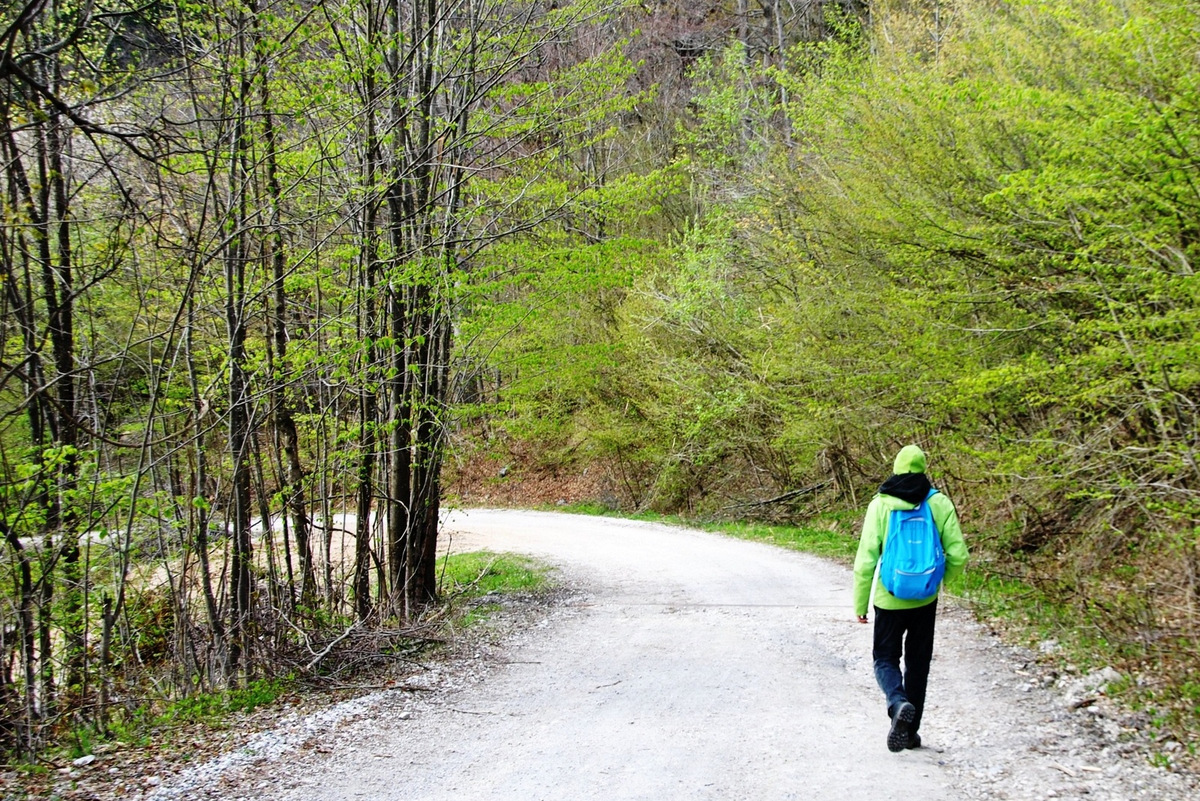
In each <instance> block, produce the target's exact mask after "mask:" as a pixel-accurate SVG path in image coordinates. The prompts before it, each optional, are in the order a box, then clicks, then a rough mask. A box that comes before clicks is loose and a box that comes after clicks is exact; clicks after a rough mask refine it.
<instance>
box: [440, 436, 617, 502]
mask: <svg viewBox="0 0 1200 801" xmlns="http://www.w3.org/2000/svg"><path fill="white" fill-rule="evenodd" d="M444 481H445V483H444V493H445V499H446V500H445V505H446V506H450V507H454V506H463V507H471V506H474V507H505V508H523V509H529V508H538V507H548V506H568V505H571V504H577V503H600V504H603V505H605V506H609V507H611V508H614V509H619V508H621V506H622V503H621V499H620V498H619V492H618V490H617V488H616V482H615V481H614V480H613V477H612V476H611V474H610V472H609V471H608V470H607V469H606V468H605V467H604V466H603V465H596V464H592V465H577V464H546V463H543V462H542V461H540V460H539V458H538V454H536V453H533V452H532V451H531V450H530V448H529V446H527V445H514V446H512V447H507V448H502V449H497V448H493V449H490V450H482V449H472V448H470V446H466V447H462V448H460V449H459V452H458V453H457V454H456V455H455V457H454V459H453V460H452V462H451V464H450V465H448V467H447V470H446V473H445V476H444Z"/></svg>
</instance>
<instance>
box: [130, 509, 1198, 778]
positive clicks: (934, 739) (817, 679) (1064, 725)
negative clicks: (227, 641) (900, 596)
mask: <svg viewBox="0 0 1200 801" xmlns="http://www.w3.org/2000/svg"><path fill="white" fill-rule="evenodd" d="M443 539H444V540H446V539H448V540H449V541H450V543H451V545H452V547H453V548H454V550H458V551H464V550H475V549H479V548H489V549H492V550H499V551H514V552H520V553H526V554H530V555H533V556H536V557H539V558H541V559H544V560H546V561H548V562H550V563H552V564H554V565H556V566H558V567H559V569H560V580H561V581H563V582H564V583H566V584H568V585H569V586H572V587H574V588H576V589H577V591H578V592H577V595H576V596H575V597H576V599H577V600H576V601H574V602H571V603H568V604H566V605H563V606H561V607H559V608H556V609H555V610H553V611H552V612H551V613H550V614H549V615H548V616H547V617H546V618H545V619H543V620H541V621H540V622H539V623H538V624H537V625H535V626H533V627H531V628H528V629H525V630H523V631H521V632H520V633H519V634H517V635H515V636H512V637H510V638H508V640H507V641H505V642H504V643H502V644H501V645H500V646H499V647H485V646H481V649H480V652H479V653H478V654H477V655H476V659H475V660H473V662H474V664H467V665H465V666H464V665H458V666H457V667H453V666H451V667H447V668H446V669H442V670H436V671H433V672H431V673H426V674H423V675H422V676H421V677H420V680H421V681H423V682H424V683H425V686H427V687H429V688H431V689H432V690H433V691H432V692H423V693H411V692H395V691H387V692H380V693H375V694H373V695H370V696H367V697H365V698H360V699H356V700H354V701H350V702H347V703H345V704H340V705H338V706H335V707H331V708H330V709H327V710H325V711H323V712H321V713H318V714H317V715H310V716H308V717H306V718H297V719H294V720H292V721H289V722H285V726H283V727H281V728H280V729H279V730H277V731H275V732H270V733H267V734H264V735H260V736H259V737H257V738H256V739H255V740H254V741H253V742H251V744H250V745H249V746H248V747H246V748H244V749H241V750H240V751H238V752H235V753H233V754H229V755H226V756H225V757H223V758H222V759H220V760H216V761H214V762H211V763H208V764H206V765H201V766H198V767H197V768H193V769H191V770H190V771H188V772H186V773H184V774H182V775H180V776H178V777H175V778H174V779H172V780H170V781H169V782H167V783H164V784H162V785H161V786H156V787H152V788H147V790H146V793H145V796H144V797H146V798H156V799H157V798H182V797H187V798H223V799H229V798H255V799H289V800H295V801H299V800H301V799H306V800H307V799H314V800H315V799H322V800H323V799H364V798H366V799H412V800H413V801H416V800H417V799H420V800H422V801H425V800H428V801H434V800H435V799H436V800H441V799H466V800H467V801H470V800H471V799H512V800H513V801H517V799H520V801H533V800H534V799H567V800H573V799H605V800H606V801H621V800H623V799H647V801H649V800H650V799H654V800H655V801H661V800H662V799H685V798H686V799H722V800H723V801H726V800H730V799H747V800H748V801H749V800H753V801H765V800H767V799H822V800H828V801H838V800H839V799H846V801H851V800H853V801H867V800H868V799H870V800H871V801H887V800H888V799H901V798H903V799H925V800H926V801H939V800H940V799H1020V800H1021V801H1026V800H1028V801H1034V800H1036V799H1049V798H1058V799H1089V800H1090V799H1111V800H1112V801H1118V800H1120V801H1127V800H1128V799H1162V800H1163V801H1168V799H1169V800H1170V801H1181V800H1183V799H1200V787H1198V785H1197V783H1196V780H1195V777H1192V776H1189V775H1184V774H1179V773H1173V772H1170V771H1168V770H1164V769H1162V768H1157V767H1152V766H1151V765H1150V764H1149V763H1148V762H1147V759H1146V756H1145V752H1144V750H1143V747H1144V745H1145V737H1144V734H1143V733H1141V732H1138V731H1137V730H1135V729H1131V728H1129V727H1128V725H1127V724H1129V723H1130V721H1129V720H1124V719H1122V717H1121V715H1120V714H1119V713H1118V712H1116V711H1115V710H1114V709H1113V708H1111V707H1110V706H1109V705H1108V704H1107V702H1106V699H1105V698H1104V696H1103V694H1102V693H1103V685H1104V684H1105V683H1106V682H1108V681H1111V680H1113V678H1114V674H1113V673H1111V672H1108V673H1102V674H1099V675H1094V676H1091V677H1068V678H1067V679H1066V680H1064V681H1061V682H1058V683H1052V682H1051V680H1050V679H1049V677H1046V676H1044V675H1042V674H1041V673H1040V672H1039V671H1038V670H1037V668H1036V666H1035V665H1034V664H1033V663H1032V654H1023V653H1021V652H1018V651H1015V650H1013V649H1010V648H1007V647H1005V646H1003V645H1002V644H1001V643H999V641H998V640H996V639H995V638H994V637H992V636H990V635H989V634H988V633H987V632H986V631H985V630H984V629H983V628H982V627H981V626H979V625H978V624H976V623H974V622H972V621H971V619H970V617H969V616H968V615H967V614H966V613H964V612H961V611H958V610H955V609H953V608H950V607H949V605H948V604H945V603H944V604H943V609H942V610H941V611H940V612H939V621H938V634H937V638H938V640H937V646H936V650H935V656H934V664H933V672H932V676H931V679H930V693H929V701H928V707H927V709H926V713H925V723H924V725H923V726H922V730H921V736H922V739H923V740H924V743H925V747H924V748H922V749H919V750H916V751H906V752H903V753H900V754H893V753H890V752H888V750H887V748H886V745H885V735H886V732H887V725H888V721H887V718H886V713H885V711H884V704H883V699H882V695H881V694H880V693H879V691H878V689H877V688H876V687H875V683H874V680H873V678H872V674H871V660H870V650H871V629H870V627H869V626H862V625H859V624H858V623H856V622H855V621H854V619H853V615H852V610H851V604H850V585H851V578H850V573H849V571H848V570H846V569H845V568H843V567H840V566H838V565H834V564H831V563H829V562H825V561H823V560H820V559H817V558H814V557H809V556H805V555H802V554H797V553H794V552H790V551H785V550H781V549H778V548H775V547H772V546H768V545H763V544H758V543H751V542H744V541H740V540H734V539H729V538H725V537H721V536H717V535H711V534H706V533H702V532H697V531H691V530H687V529H681V528H675V527H669V526H663V525H657V524H649V523H638V522H629V521H622V520H613V519H603V518H591V517H580V516H573V515H562V514H552V513H538V512H518V511H470V512H459V513H455V514H454V515H452V516H451V517H450V518H449V519H448V521H447V525H446V527H445V528H444V534H443ZM1159 750H1162V751H1164V752H1165V753H1168V754H1169V748H1159Z"/></svg>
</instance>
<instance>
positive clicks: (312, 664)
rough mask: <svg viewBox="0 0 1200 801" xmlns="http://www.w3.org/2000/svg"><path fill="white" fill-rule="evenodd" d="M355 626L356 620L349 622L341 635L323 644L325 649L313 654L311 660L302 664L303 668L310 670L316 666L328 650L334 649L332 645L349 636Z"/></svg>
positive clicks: (356, 626) (356, 625)
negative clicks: (327, 643)
mask: <svg viewBox="0 0 1200 801" xmlns="http://www.w3.org/2000/svg"><path fill="white" fill-rule="evenodd" d="M357 628H358V621H355V622H353V623H351V624H350V626H349V627H348V628H347V629H346V630H345V631H344V632H343V633H342V636H341V637H338V638H337V639H336V640H334V641H333V642H331V643H329V645H326V646H325V650H323V651H321V653H319V654H317V655H316V656H314V657H313V658H312V661H311V662H309V663H308V664H307V665H305V666H304V669H305V671H309V670H312V669H313V668H314V667H316V666H317V664H318V663H320V661H321V660H322V659H324V658H325V657H327V656H329V652H330V651H332V650H333V649H334V646H336V645H337V644H338V643H340V642H341V641H342V640H344V639H346V638H347V637H349V636H350V635H351V634H352V633H353V632H354V630H355V629H357Z"/></svg>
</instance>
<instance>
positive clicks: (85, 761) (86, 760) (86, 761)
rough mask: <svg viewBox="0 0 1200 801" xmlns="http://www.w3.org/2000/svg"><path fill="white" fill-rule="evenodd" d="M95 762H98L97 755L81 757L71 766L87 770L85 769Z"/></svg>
mask: <svg viewBox="0 0 1200 801" xmlns="http://www.w3.org/2000/svg"><path fill="white" fill-rule="evenodd" d="M95 761H96V755H95V754H88V755H87V756H81V757H80V758H79V759H76V760H75V761H74V762H72V763H71V764H72V765H74V766H75V767H77V768H85V767H87V766H88V765H90V764H92V763H93V762H95Z"/></svg>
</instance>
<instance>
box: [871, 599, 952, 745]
mask: <svg viewBox="0 0 1200 801" xmlns="http://www.w3.org/2000/svg"><path fill="white" fill-rule="evenodd" d="M936 617H937V600H936V599H935V600H934V602H933V603H931V604H926V605H925V606H918V607H917V608H916V609H880V608H879V607H878V606H877V607H875V647H874V649H873V651H872V653H871V656H872V657H873V658H874V659H875V681H876V682H878V683H879V689H881V690H883V694H884V695H886V696H887V705H888V707H887V708H888V717H891V715H892V711H893V710H894V709H895V708H896V706H897V705H898V704H901V703H904V702H905V701H908V702H909V703H910V704H912V705H913V706H915V707H916V708H917V715H916V717H915V718H913V722H912V726H911V727H910V731H912V732H916V731H917V729H918V728H919V727H920V726H921V713H922V712H924V711H925V687H926V686H927V685H928V683H929V662H930V660H931V659H933V624H934V620H935V618H936ZM906 634H907V636H905V635H906ZM902 653H903V656H904V675H903V676H901V675H900V656H901V654H902Z"/></svg>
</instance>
